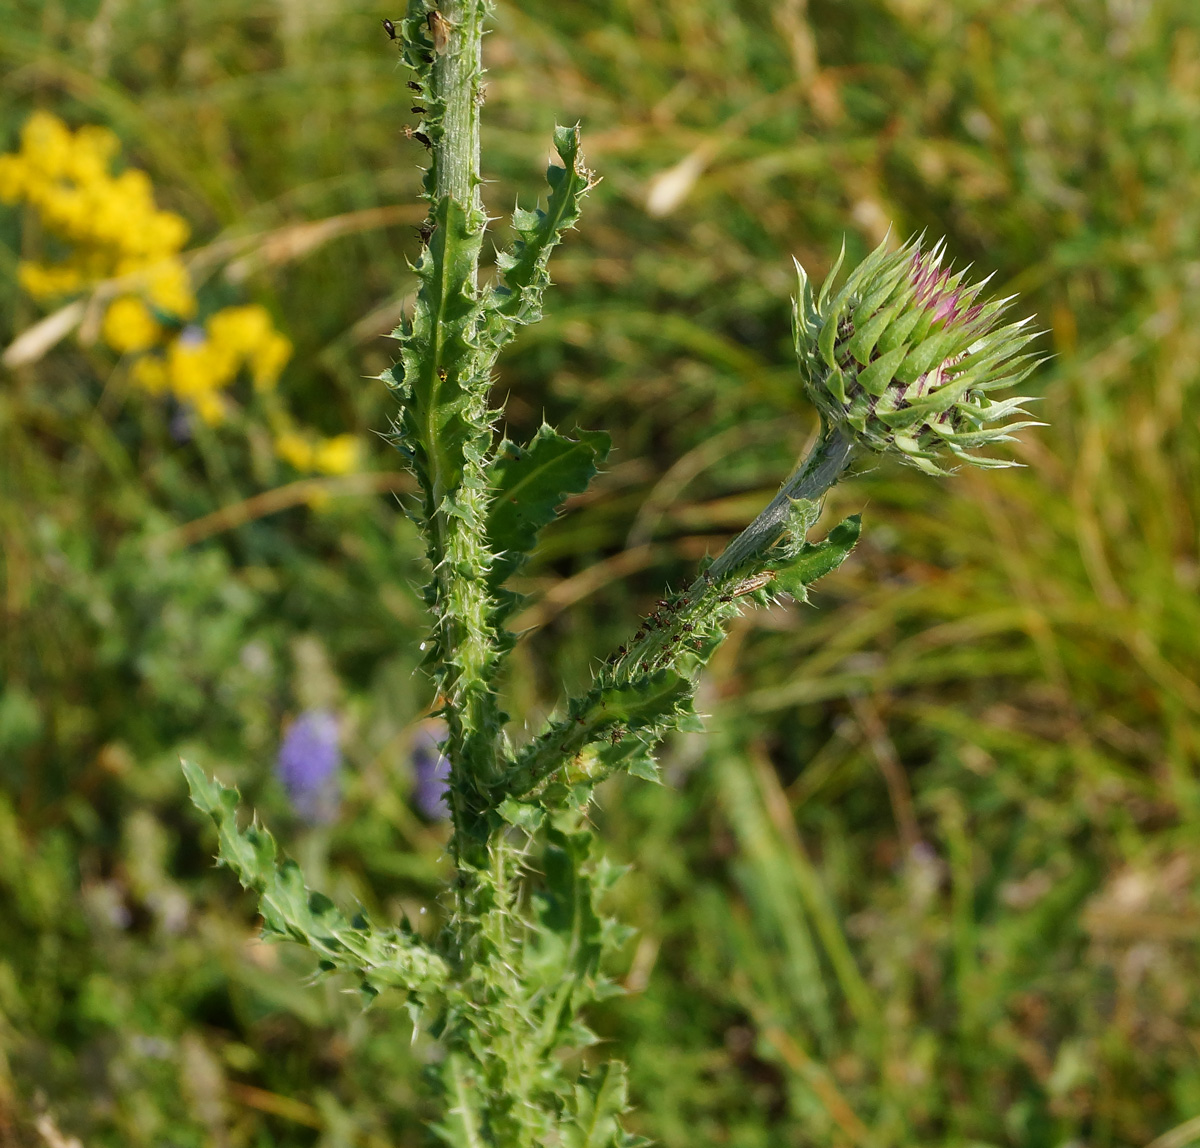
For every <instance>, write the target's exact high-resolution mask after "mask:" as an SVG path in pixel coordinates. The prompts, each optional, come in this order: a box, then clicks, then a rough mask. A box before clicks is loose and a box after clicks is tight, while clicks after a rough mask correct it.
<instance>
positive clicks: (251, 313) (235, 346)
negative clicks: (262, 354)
mask: <svg viewBox="0 0 1200 1148" xmlns="http://www.w3.org/2000/svg"><path fill="white" fill-rule="evenodd" d="M206 326H207V327H208V334H209V337H210V338H211V339H212V341H213V342H214V343H217V344H218V345H220V346H222V347H225V348H227V349H228V350H229V351H231V352H232V353H234V354H236V355H239V356H245V355H249V354H251V353H252V352H253V351H254V350H255V349H256V348H257V347H258V346H259V345H261V343H262V342H263V340H264V339H266V338H268V337H269V336H270V334H271V316H270V315H269V314H268V313H267V309H266V308H265V307H260V306H259V305H258V304H257V303H250V304H247V305H246V306H245V307H225V308H223V309H222V310H220V311H218V312H217V313H216V314H215V315H213V316H212V317H211V318H210V319H209V320H208V323H207V324H206Z"/></svg>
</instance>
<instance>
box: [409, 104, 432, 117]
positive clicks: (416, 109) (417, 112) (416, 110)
mask: <svg viewBox="0 0 1200 1148" xmlns="http://www.w3.org/2000/svg"><path fill="white" fill-rule="evenodd" d="M408 110H409V111H410V112H412V114H413V115H414V116H427V115H428V114H429V113H428V112H427V111H426V110H425V109H424V108H423V107H420V106H419V105H418V104H413V106H412V107H411V108H409V109H408Z"/></svg>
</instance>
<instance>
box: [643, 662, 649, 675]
mask: <svg viewBox="0 0 1200 1148" xmlns="http://www.w3.org/2000/svg"><path fill="white" fill-rule="evenodd" d="M649 668H650V663H649V662H643V663H642V665H641V670H642V673H643V674H644V673H645V672H646V671H647V670H648V669H649Z"/></svg>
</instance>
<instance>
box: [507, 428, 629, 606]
mask: <svg viewBox="0 0 1200 1148" xmlns="http://www.w3.org/2000/svg"><path fill="white" fill-rule="evenodd" d="M575 435H576V437H575V438H568V437H567V436H566V435H562V434H559V433H558V431H556V430H555V429H554V428H553V427H550V426H547V425H546V424H545V423H543V424H542V426H541V427H540V428H539V430H538V432H537V434H536V435H535V436H534V438H533V441H532V442H530V443H529V445H528V446H525V447H521V446H518V445H517V444H516V443H513V442H509V441H508V440H507V439H505V440H504V442H502V443H501V444H500V449H499V450H498V451H497V453H496V458H495V460H494V461H493V463H492V465H491V468H490V473H489V477H490V478H491V481H492V486H493V488H494V491H495V495H494V497H493V500H492V505H491V511H490V513H489V515H488V523H487V533H488V542H489V545H490V548H491V550H492V551H493V552H494V553H495V554H496V556H497V557H496V560H495V562H494V563H493V565H492V570H491V574H490V578H489V580H490V581H491V583H492V585H493V586H494V587H499V586H500V584H501V583H502V582H504V580H505V579H506V578H508V577H509V576H510V575H511V574H513V573H514V572H515V571H516V570H518V569H519V568H520V566H521V565H522V563H523V562H524V561H525V559H526V557H527V556H528V554H529V552H530V551H531V550H532V549H533V546H534V543H535V542H536V541H537V535H538V531H539V530H541V529H542V527H543V526H545V525H547V524H548V523H549V522H551V521H552V520H553V518H554V515H555V514H556V513H557V511H558V507H559V504H560V503H561V502H562V500H563V499H564V498H565V497H566V496H567V495H568V494H580V493H582V492H583V491H584V490H586V489H587V485H588V483H589V482H590V481H591V480H592V476H593V475H595V473H596V468H597V467H598V466H599V465H600V464H601V463H602V462H603V461H604V460H605V459H606V458H607V457H608V450H609V447H610V445H611V442H612V440H611V439H610V438H609V436H608V435H607V434H605V433H604V432H603V431H581V430H577V431H576V432H575Z"/></svg>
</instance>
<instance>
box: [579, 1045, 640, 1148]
mask: <svg viewBox="0 0 1200 1148" xmlns="http://www.w3.org/2000/svg"><path fill="white" fill-rule="evenodd" d="M628 1093H629V1089H628V1083H627V1081H626V1077H625V1066H624V1065H623V1064H621V1063H620V1062H619V1061H616V1060H610V1061H608V1062H607V1063H606V1064H602V1065H601V1066H600V1067H599V1068H598V1069H596V1070H595V1071H593V1072H592V1073H591V1074H589V1075H588V1076H585V1077H583V1078H582V1079H581V1080H580V1082H579V1083H578V1084H577V1085H576V1086H575V1114H574V1115H575V1121H574V1123H573V1124H571V1125H568V1126H567V1127H565V1128H564V1129H563V1133H562V1137H563V1146H564V1148H633V1146H634V1145H637V1144H644V1143H646V1141H644V1140H641V1139H640V1137H633V1136H630V1135H629V1134H628V1133H627V1132H625V1131H623V1130H622V1128H621V1124H620V1116H621V1114H622V1113H623V1112H625V1110H626V1109H627V1108H628V1107H629V1098H628Z"/></svg>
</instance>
